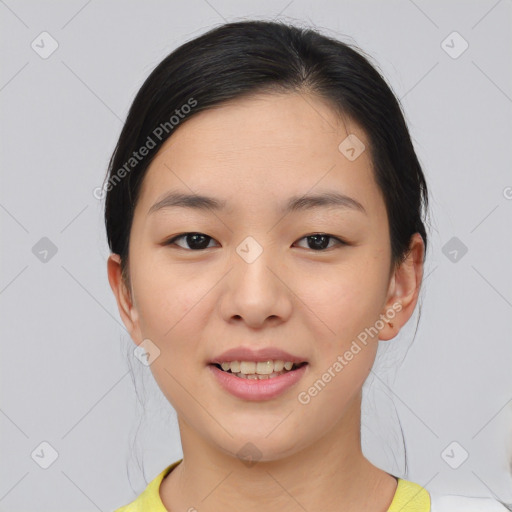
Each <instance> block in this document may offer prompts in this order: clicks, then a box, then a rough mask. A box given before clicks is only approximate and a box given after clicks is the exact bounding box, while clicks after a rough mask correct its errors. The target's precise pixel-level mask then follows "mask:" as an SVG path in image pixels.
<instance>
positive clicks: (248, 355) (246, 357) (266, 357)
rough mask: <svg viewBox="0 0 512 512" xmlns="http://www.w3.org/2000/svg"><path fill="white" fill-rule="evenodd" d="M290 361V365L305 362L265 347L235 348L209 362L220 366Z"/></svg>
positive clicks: (291, 355)
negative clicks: (237, 363)
mask: <svg viewBox="0 0 512 512" xmlns="http://www.w3.org/2000/svg"><path fill="white" fill-rule="evenodd" d="M270 360H274V361H285V362H286V361H291V362H292V363H296V364H299V363H303V362H306V360H305V359H304V358H302V357H299V356H296V355H293V354H290V353H289V352H286V351H284V350H281V349H279V348H277V347H265V348H260V349H254V348H249V347H237V348H232V349H230V350H226V351H225V352H222V354H219V355H218V356H216V357H214V358H213V359H211V360H210V361H209V363H210V364H221V363H227V362H231V361H255V362H258V361H270Z"/></svg>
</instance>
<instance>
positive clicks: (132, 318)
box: [107, 253, 139, 342]
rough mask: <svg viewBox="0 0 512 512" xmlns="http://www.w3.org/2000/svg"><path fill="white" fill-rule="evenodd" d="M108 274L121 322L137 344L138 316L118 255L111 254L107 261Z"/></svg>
mask: <svg viewBox="0 0 512 512" xmlns="http://www.w3.org/2000/svg"><path fill="white" fill-rule="evenodd" d="M107 274H108V281H109V283H110V287H111V288H112V292H113V293H114V296H115V298H116V302H117V307H118V310H119V314H120V315H121V320H122V321H123V323H124V325H125V326H126V329H127V330H128V332H129V333H130V335H131V337H132V339H133V340H134V341H135V342H137V341H136V340H137V339H138V335H137V333H138V330H139V326H138V314H137V310H136V308H135V307H134V304H133V300H132V294H131V292H130V290H128V288H127V286H126V283H125V282H124V280H123V277H122V271H121V257H120V256H119V255H118V254H114V253H112V254H110V256H109V258H108V261H107Z"/></svg>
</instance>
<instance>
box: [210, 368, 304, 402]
mask: <svg viewBox="0 0 512 512" xmlns="http://www.w3.org/2000/svg"><path fill="white" fill-rule="evenodd" d="M307 366H308V365H307V364H305V365H303V366H301V367H300V368H297V369H296V370H292V371H289V372H286V373H283V374H282V375H279V377H274V378H272V379H262V380H259V379H244V378H241V377H237V376H236V375H233V374H232V373H229V372H224V371H222V370H220V369H219V368H217V367H216V366H214V365H212V364H210V365H208V368H210V371H212V372H213V375H214V376H215V378H216V379H217V382H218V383H219V384H220V385H221V386H222V387H223V388H224V389H225V390H226V391H229V392H230V393H231V394H232V395H234V396H236V397H238V398H242V399H244V400H257V401H262V400H270V399H272V398H275V397H277V396H279V395H280V394H281V393H284V392H285V391H286V390H287V389H289V388H291V387H292V386H293V385H294V384H296V383H297V382H298V381H299V380H300V379H301V378H302V376H303V375H304V373H305V372H306V368H307Z"/></svg>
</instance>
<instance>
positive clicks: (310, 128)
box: [139, 93, 382, 213]
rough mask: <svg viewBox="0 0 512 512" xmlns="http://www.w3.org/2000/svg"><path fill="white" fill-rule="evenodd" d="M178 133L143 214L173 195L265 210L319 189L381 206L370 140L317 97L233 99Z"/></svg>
mask: <svg viewBox="0 0 512 512" xmlns="http://www.w3.org/2000/svg"><path fill="white" fill-rule="evenodd" d="M175 130H176V131H175V132H174V133H173V135H172V136H171V137H170V138H169V139H167V140H166V142H165V143H164V144H163V145H162V147H161V148H160V150H159V152H158V154H157V155H156V157H155V158H154V160H153V161H152V163H151V165H150V167H149V169H148V170H147V173H146V176H145V178H144V181H143V186H142V190H141V194H140V199H139V202H140V203H142V206H141V208H143V209H144V213H147V212H148V210H149V209H150V208H151V206H152V205H153V204H154V202H155V201H156V200H157V199H158V198H159V197H161V196H162V194H163V193H165V192H166V191H167V190H171V189H172V190H177V189H179V190H181V191H183V192H184V193H188V194H190V193H197V194H200V193H202V194H205V195H209V196H215V197H218V198H227V197H231V196H234V195H236V197H237V198H238V204H235V202H229V205H231V206H233V208H235V209H236V208H243V206H244V205H246V206H249V205H251V206H254V207H257V206H258V205H259V207H263V206H264V205H263V203H262V201H263V200H264V202H265V205H267V204H270V203H274V204H276V203H279V204H282V203H283V202H284V201H285V200H286V199H288V198H289V197H290V196H297V195H302V194H306V193H307V192H308V191H309V192H314V191H315V189H316V188H318V189H320V188H321V189H322V190H323V191H325V190H334V191H336V192H339V193H343V194H346V195H348V196H351V197H354V198H356V199H357V200H358V201H359V202H361V203H362V204H363V205H364V206H365V208H367V209H369V210H371V208H372V203H375V201H379V199H380V194H379V192H378V190H377V187H376V184H375V182H374V178H373V171H372V165H371V159H370V155H369V143H368V140H367V137H366V135H365V133H364V132H363V131H362V130H361V128H359V126H358V125H357V124H356V123H354V122H353V121H351V120H350V119H348V118H346V117H345V118H343V119H342V118H341V117H340V116H339V115H337V114H336V113H335V112H334V110H333V109H332V108H331V107H330V105H329V104H327V103H326V102H324V101H322V100H321V99H319V98H317V97H314V96H311V95H305V94H297V93H293V94H260V95H257V96H253V97H250V98H244V99H238V100H233V101H230V102H227V103H223V104H221V105H219V106H217V107H215V108H213V109H209V110H206V111H203V112H199V113H197V114H195V115H193V116H192V117H191V118H190V119H188V120H186V122H184V123H183V124H182V125H181V126H178V127H177V128H175ZM349 134H350V136H351V137H352V136H353V135H355V136H356V137H357V139H358V140H359V141H361V143H362V144H364V146H365V148H366V149H365V150H364V151H363V152H362V153H361V154H360V155H359V156H358V157H357V158H356V159H355V160H349V159H348V158H347V156H346V154H345V153H344V152H343V151H341V150H340V148H339V146H340V143H342V142H343V141H344V140H345V139H346V138H347V136H348V135H349ZM350 140H352V139H350ZM343 147H344V146H343ZM374 206H375V205H374ZM381 206H382V205H381ZM377 207H378V205H377Z"/></svg>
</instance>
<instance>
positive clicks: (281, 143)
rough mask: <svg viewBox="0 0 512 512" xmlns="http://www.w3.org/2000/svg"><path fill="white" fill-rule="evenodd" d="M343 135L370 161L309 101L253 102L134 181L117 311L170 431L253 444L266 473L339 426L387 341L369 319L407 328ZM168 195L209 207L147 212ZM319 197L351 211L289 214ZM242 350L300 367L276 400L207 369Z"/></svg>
mask: <svg viewBox="0 0 512 512" xmlns="http://www.w3.org/2000/svg"><path fill="white" fill-rule="evenodd" d="M349 133H350V134H354V135H355V136H356V137H357V138H358V139H359V140H360V141H361V142H362V143H363V144H364V145H365V147H366V148H368V147H369V143H368V140H367V138H366V136H365V134H364V133H363V131H362V130H361V129H359V128H358V126H357V125H356V124H354V123H353V122H349V121H348V120H347V119H346V120H345V123H344V122H343V121H342V120H341V119H340V118H339V117H338V116H337V115H335V113H334V112H333V110H332V109H331V108H329V105H327V104H326V103H324V102H323V101H321V100H320V99H318V98H315V97H313V96H303V95H299V94H281V95H277V94H266V95H258V96H255V97H252V98H250V99H243V100H238V101H232V102H230V103H226V104H224V105H222V106H221V107H219V108H215V109H213V110H208V111H205V112H201V113H198V114H196V115H195V116H194V117H192V118H190V119H189V120H188V121H186V122H185V123H184V124H183V125H182V126H180V127H179V128H178V129H177V130H176V132H175V133H174V134H173V135H172V137H171V138H169V139H168V140H167V141H166V143H165V144H164V146H163V147H162V148H161V149H160V151H159V153H158V155H157V156H156V158H155V159H154V160H153V162H152V164H151V166H150V167H149V169H148V171H147V174H146V176H145V178H144V182H143V185H142V189H141V194H140V197H139V200H138V203H137V205H136V209H135V214H134V219H133V224H132V229H131V235H130V246H129V255H130V260H129V273H130V277H131V290H130V294H129V295H126V297H125V302H124V304H123V299H122V294H118V295H117V296H118V302H119V304H120V311H121V314H122V316H123V320H124V321H125V324H126V325H127V327H128V329H129V331H130V334H131V336H132V338H133V340H134V342H135V343H137V344H139V343H141V342H142V341H143V340H147V339H149V340H151V343H150V344H149V345H147V347H148V351H149V352H150V353H151V352H152V351H153V354H157V353H158V351H159V353H158V357H156V358H155V359H154V361H153V362H152V364H151V366H150V368H151V371H152V372H153V375H154V377H155V379H156V381H157V383H158V385H159V386H160V388H161V390H162V392H163V393H164V395H165V396H166V397H167V399H168V400H169V402H170V403H171V404H172V406H173V407H174V408H175V410H176V412H177V414H178V418H179V420H180V426H182V425H186V428H187V429H189V430H190V431H191V432H192V431H193V432H194V433H195V434H196V435H198V436H200V438H202V439H204V440H206V441H207V442H208V443H209V444H210V445H213V446H216V447H217V448H219V449H220V450H222V451H223V452H225V453H229V454H233V455H234V454H236V453H237V452H238V451H239V450H240V448H241V447H242V446H244V445H245V444H246V443H247V442H251V443H252V444H254V445H255V446H256V447H257V448H258V450H259V451H260V452H261V455H260V457H261V458H262V460H273V459H278V458H280V457H284V456H286V455H289V454H291V453H293V452H295V451H297V450H300V449H301V448H304V447H306V446H311V445H313V444H314V443H315V442H316V441H318V440H319V439H321V438H322V437H324V436H326V435H327V433H328V432H332V431H333V429H337V428H339V427H340V426H341V425H343V424H344V422H345V423H346V422H347V421H349V415H350V414H353V404H354V400H355V399H356V398H357V397H358V396H359V394H360V392H361V387H362V385H363V383H364V381H365V379H366V378H367V376H368V374H369V372H370V370H371V367H372V365H373V362H374V359H375V354H376V350H377V341H378V339H379V337H380V338H381V339H382V335H383V333H386V335H387V336H388V337H393V336H394V335H395V334H396V330H395V332H394V333H393V334H391V333H390V332H388V331H386V329H388V325H387V324H386V323H385V322H383V321H382V320H380V321H379V319H381V317H380V315H382V314H385V315H387V319H390V321H392V322H393V323H394V324H395V326H396V324H397V323H405V321H406V320H407V314H410V311H409V313H407V311H405V309H404V306H403V304H401V305H398V306H397V304H400V302H399V301H398V300H397V296H399V295H402V299H407V297H406V295H407V293H408V291H407V290H405V291H406V292H407V293H404V290H400V289H399V283H398V282H397V281H396V280H395V277H394V275H392V274H391V272H390V269H391V260H390V257H391V248H390V239H389V228H388V218H387V214H386V209H385V205H384V201H383V198H382V196H381V193H380V192H379V189H378V188H377V185H376V183H375V181H374V177H373V173H372V169H371V160H370V155H369V151H368V150H364V151H363V152H362V153H361V154H360V155H359V156H358V157H357V158H355V159H353V158H348V157H347V155H348V156H350V157H353V154H352V152H350V150H349V151H348V152H345V153H344V152H343V151H341V150H340V149H339V145H340V143H341V142H342V141H343V140H344V139H345V138H346V137H347V135H348V134H349ZM343 147H344V146H343ZM356 151H357V148H356ZM171 192H174V193H181V194H195V195H201V196H208V197H210V198H213V199H215V200H216V201H218V202H219V207H218V208H217V207H214V205H213V204H209V205H208V207H203V208H200V207H198V206H197V205H196V207H192V206H190V205H189V206H184V205H183V204H181V205H176V204H174V205H171V204H167V206H165V205H163V206H162V204H161V205H160V206H161V207H154V208H152V207H153V206H154V205H156V204H157V203H159V202H161V201H162V199H163V198H165V196H166V195H167V194H169V193H171ZM322 193H332V194H334V193H336V194H340V195H341V194H343V195H345V196H348V197H349V198H351V199H352V201H350V199H349V200H345V201H344V204H339V203H337V204H334V203H331V204H321V202H318V201H317V202H316V203H315V201H309V202H308V201H301V202H299V203H298V204H296V205H295V208H292V209H289V210H287V209H286V207H287V205H288V204H289V202H290V201H291V200H292V198H303V199H304V196H306V195H307V196H310V195H318V194H322ZM356 202H357V203H359V205H360V206H359V207H356V206H355V204H357V203H356ZM222 203H223V206H222ZM203 206H204V204H203ZM187 233H192V234H196V235H198V234H199V235H198V236H196V237H194V236H186V234H187ZM182 235H184V236H182ZM315 235H316V236H315ZM322 235H323V236H322ZM111 265H112V266H111V267H110V270H109V275H110V276H111V277H110V279H111V284H112V285H113V287H114V282H115V278H114V277H113V275H114V270H113V268H114V267H113V265H114V264H113V263H111ZM116 293H117V292H116ZM414 302H415V297H414V299H413V300H412V302H411V307H414ZM393 305H394V306H393ZM400 309H402V311H401V313H399V310H400ZM388 310H389V311H391V313H389V315H388V314H387V311H388ZM391 314H392V316H390V315H391ZM391 319H392V320H391ZM365 333H366V335H365ZM369 333H370V334H369ZM363 340H365V342H363ZM145 343H148V342H145ZM154 347H157V349H158V350H156V349H155V348H154ZM238 347H244V348H249V349H253V350H255V351H257V350H259V349H263V348H268V347H273V348H278V349H281V350H284V351H286V352H288V353H289V354H292V355H294V356H297V358H298V359H299V360H300V361H305V362H307V365H305V368H304V369H303V370H302V372H301V376H300V378H299V379H298V380H296V381H294V383H293V384H291V385H290V386H289V387H287V388H285V389H284V390H282V391H281V392H280V393H278V394H277V395H275V396H271V397H268V396H267V397H266V398H261V397H260V398H257V399H255V398H241V397H240V396H237V395H235V394H233V393H232V392H230V391H227V390H226V389H225V388H224V387H223V386H222V385H221V384H220V383H219V380H218V379H217V377H216V376H215V373H214V371H212V368H211V366H210V365H209V363H210V362H211V361H212V360H213V359H216V358H217V357H218V356H219V355H220V354H222V353H223V352H225V351H227V350H230V349H233V348H238ZM350 354H352V356H350ZM245 359H248V360H250V357H246V358H245ZM271 359H279V358H278V357H273V358H271ZM227 360H230V359H229V358H227ZM342 361H343V362H342ZM336 363H337V364H336ZM217 371H218V370H217ZM327 374H329V375H327ZM329 376H330V378H329ZM235 378H236V379H238V378H239V377H231V379H235ZM319 380H320V381H321V383H320V384H319V383H318V381H319ZM264 382H268V381H264ZM315 383H316V387H315ZM315 390H316V391H315ZM277 427H278V428H277Z"/></svg>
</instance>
